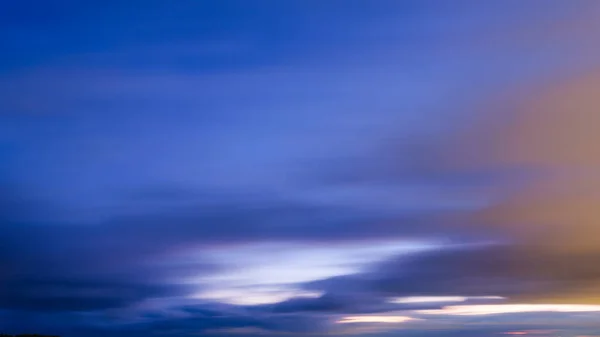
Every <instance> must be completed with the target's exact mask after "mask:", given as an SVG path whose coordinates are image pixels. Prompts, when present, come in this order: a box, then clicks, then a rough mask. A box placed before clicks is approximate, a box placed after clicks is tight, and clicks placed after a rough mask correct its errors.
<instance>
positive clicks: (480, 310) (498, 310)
mask: <svg viewBox="0 0 600 337" xmlns="http://www.w3.org/2000/svg"><path fill="white" fill-rule="evenodd" d="M417 312H418V313H421V314H429V315H457V316H477V315H497V314H507V313H523V312H600V305H568V304H490V305H456V306H447V307H444V308H442V309H435V310H418V311H417Z"/></svg>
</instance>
